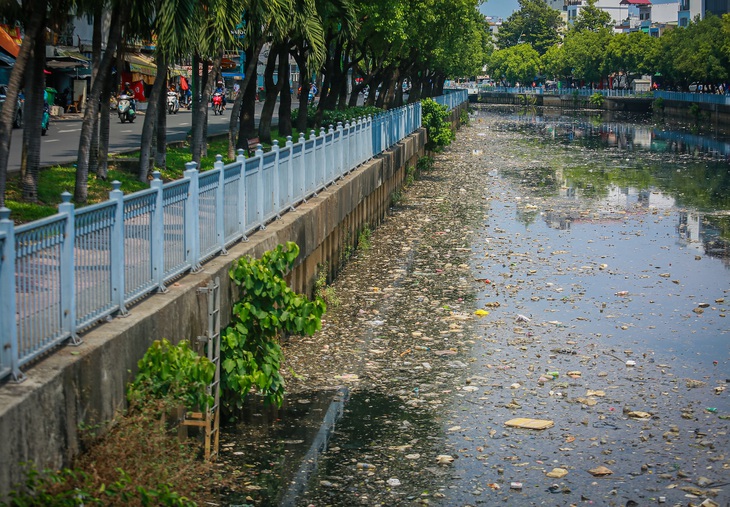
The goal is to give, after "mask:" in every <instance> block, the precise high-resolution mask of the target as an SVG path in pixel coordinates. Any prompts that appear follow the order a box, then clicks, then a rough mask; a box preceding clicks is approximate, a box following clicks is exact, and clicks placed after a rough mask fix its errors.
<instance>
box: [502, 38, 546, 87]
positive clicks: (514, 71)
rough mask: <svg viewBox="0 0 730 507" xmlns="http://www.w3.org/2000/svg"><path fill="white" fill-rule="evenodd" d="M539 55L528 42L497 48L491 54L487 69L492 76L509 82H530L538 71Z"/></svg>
mask: <svg viewBox="0 0 730 507" xmlns="http://www.w3.org/2000/svg"><path fill="white" fill-rule="evenodd" d="M540 63H541V62H540V55H539V54H538V52H537V51H535V49H533V47H532V46H531V45H529V44H518V45H517V46H510V47H508V48H506V49H499V50H497V51H495V52H494V53H493V54H492V58H491V60H490V64H489V69H490V70H491V73H492V75H493V76H495V77H496V76H499V77H501V78H504V79H505V80H506V81H507V82H509V83H511V84H516V83H520V84H525V83H531V82H532V81H533V79H535V76H537V75H538V73H539V72H540Z"/></svg>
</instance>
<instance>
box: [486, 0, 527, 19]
mask: <svg viewBox="0 0 730 507" xmlns="http://www.w3.org/2000/svg"><path fill="white" fill-rule="evenodd" d="M519 8H520V5H519V3H518V2H517V0H487V1H486V2H484V3H483V4H482V5H481V6H480V7H479V10H480V11H482V14H486V15H487V16H495V17H499V18H503V19H507V18H508V17H509V16H510V14H512V12H514V11H516V10H517V9H519Z"/></svg>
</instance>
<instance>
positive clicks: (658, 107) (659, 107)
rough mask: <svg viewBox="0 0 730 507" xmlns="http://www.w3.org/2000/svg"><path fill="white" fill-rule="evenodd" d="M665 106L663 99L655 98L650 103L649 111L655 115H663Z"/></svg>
mask: <svg viewBox="0 0 730 507" xmlns="http://www.w3.org/2000/svg"><path fill="white" fill-rule="evenodd" d="M665 107H666V105H665V104H664V97H657V98H655V99H654V101H653V102H652V103H651V109H652V111H654V112H655V113H663V112H664V108H665Z"/></svg>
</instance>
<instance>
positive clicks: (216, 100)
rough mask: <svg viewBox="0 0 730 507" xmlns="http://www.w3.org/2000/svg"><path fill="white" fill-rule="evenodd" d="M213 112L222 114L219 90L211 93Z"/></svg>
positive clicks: (221, 96)
mask: <svg viewBox="0 0 730 507" xmlns="http://www.w3.org/2000/svg"><path fill="white" fill-rule="evenodd" d="M213 114H223V94H222V93H220V92H215V93H214V94H213Z"/></svg>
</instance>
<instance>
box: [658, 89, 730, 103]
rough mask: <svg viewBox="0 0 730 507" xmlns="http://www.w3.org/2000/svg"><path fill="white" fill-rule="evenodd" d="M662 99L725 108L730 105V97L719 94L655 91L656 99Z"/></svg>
mask: <svg viewBox="0 0 730 507" xmlns="http://www.w3.org/2000/svg"><path fill="white" fill-rule="evenodd" d="M660 97H661V98H662V99H664V100H676V101H680V102H701V103H703V104H719V105H724V106H729V105H730V95H720V94H717V93H690V92H666V91H663V90H657V91H655V92H654V98H660Z"/></svg>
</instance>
